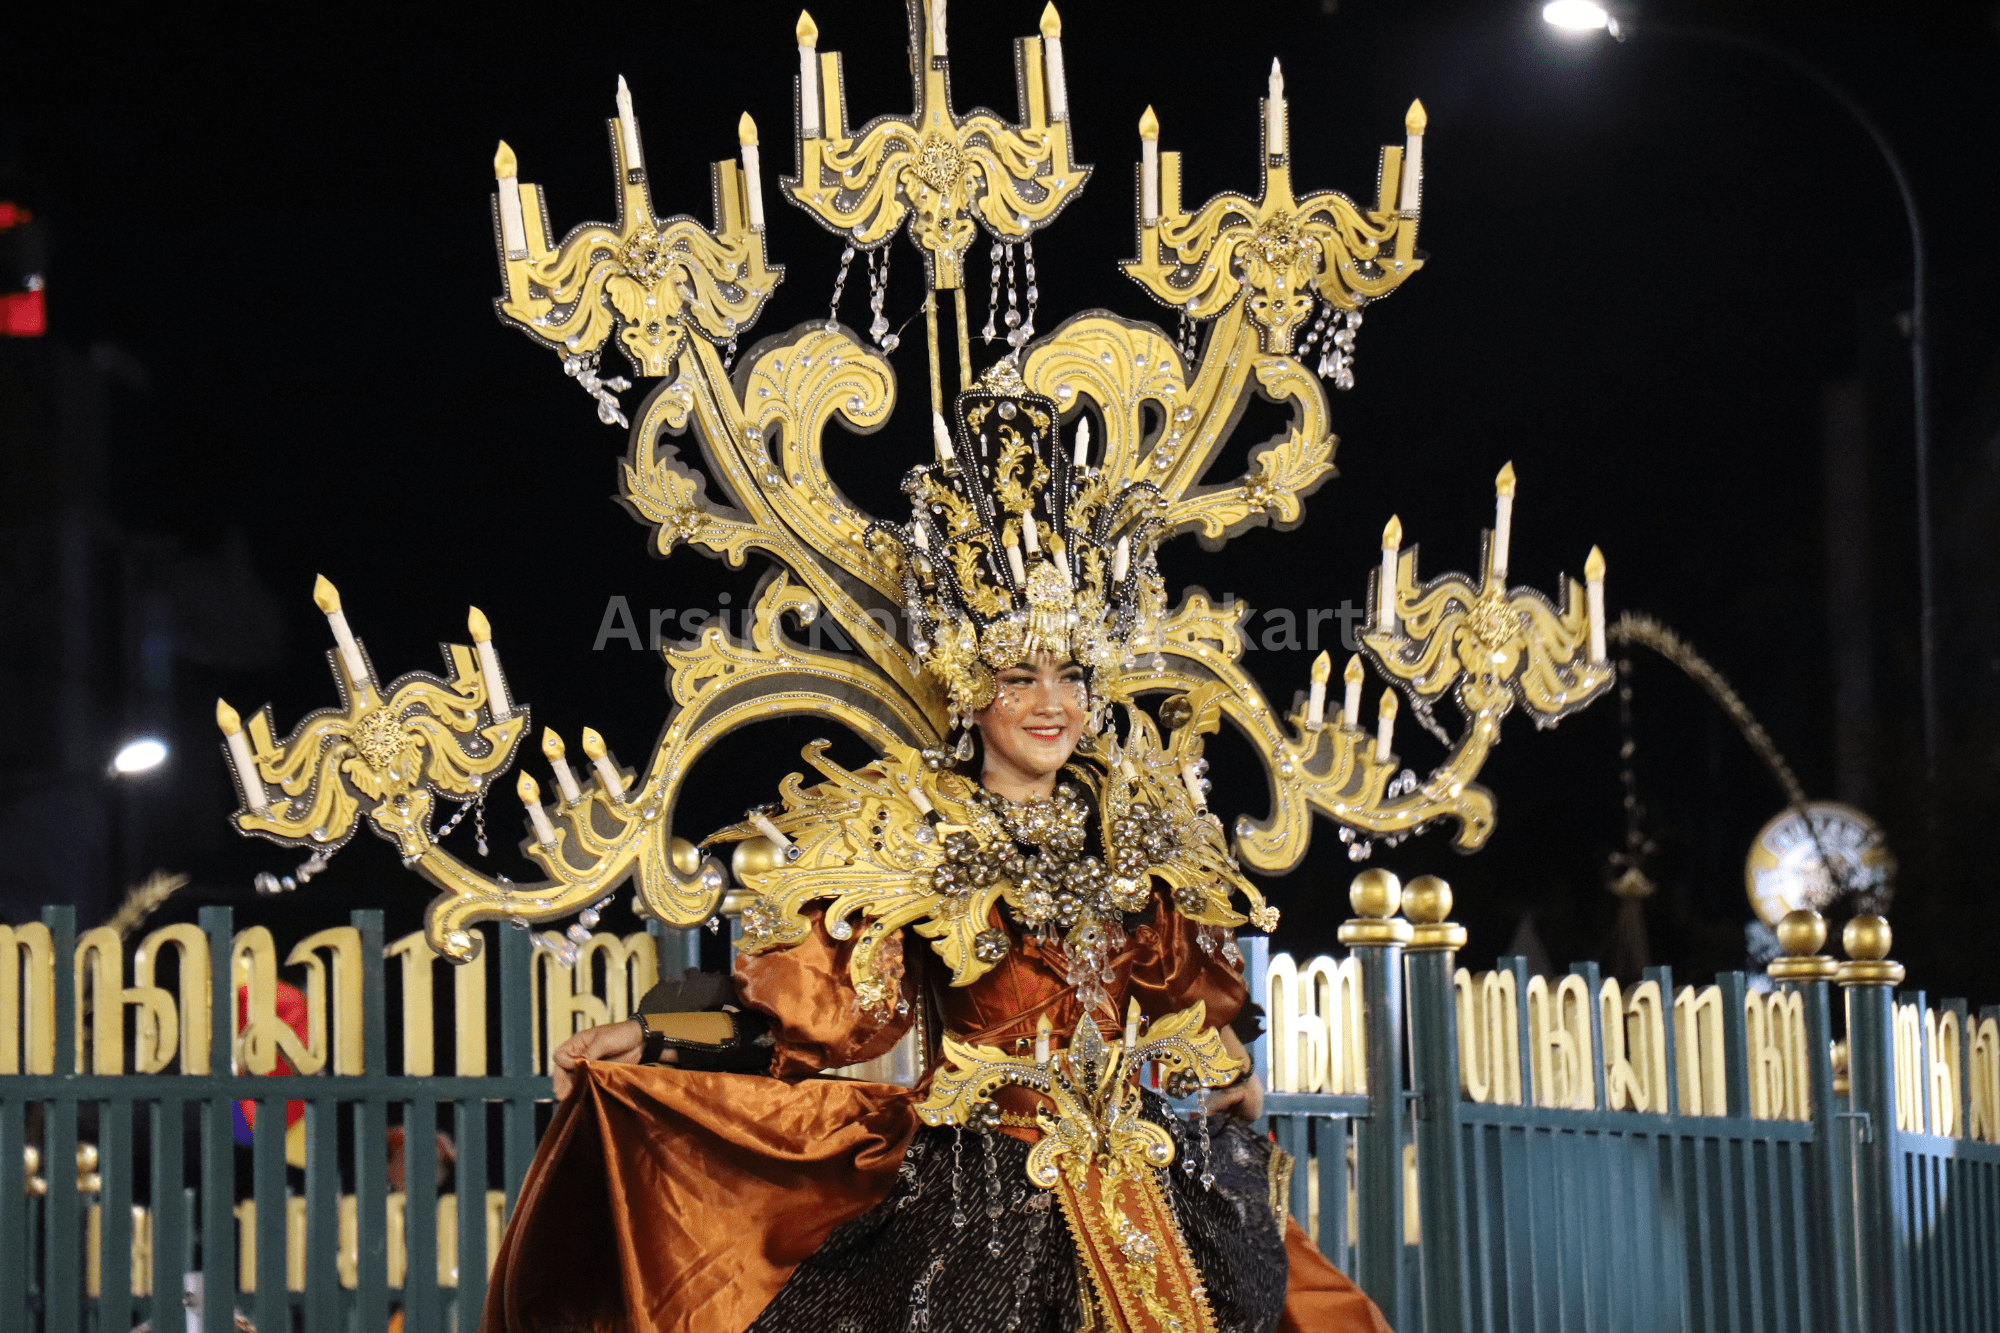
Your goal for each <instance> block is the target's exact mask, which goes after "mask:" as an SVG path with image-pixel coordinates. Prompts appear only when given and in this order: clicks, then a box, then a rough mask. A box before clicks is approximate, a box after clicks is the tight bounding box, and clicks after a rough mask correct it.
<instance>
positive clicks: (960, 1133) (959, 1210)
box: [951, 1125, 965, 1227]
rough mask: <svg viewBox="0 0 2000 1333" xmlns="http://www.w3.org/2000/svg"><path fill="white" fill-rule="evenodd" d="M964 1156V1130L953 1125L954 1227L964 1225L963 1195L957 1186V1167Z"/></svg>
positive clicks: (952, 1202) (952, 1192)
mask: <svg viewBox="0 0 2000 1333" xmlns="http://www.w3.org/2000/svg"><path fill="white" fill-rule="evenodd" d="M964 1158H965V1131H964V1130H963V1129H960V1128H959V1127H958V1126H956V1125H954V1126H952V1130H951V1224H952V1225H953V1226H955V1227H962V1226H964V1225H965V1197H964V1195H963V1194H962V1193H961V1191H960V1188H959V1186H960V1183H961V1180H960V1175H959V1168H960V1167H961V1166H962V1165H963V1163H964Z"/></svg>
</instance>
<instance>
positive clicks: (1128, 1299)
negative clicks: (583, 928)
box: [483, 363, 1386, 1333]
mask: <svg viewBox="0 0 2000 1333" xmlns="http://www.w3.org/2000/svg"><path fill="white" fill-rule="evenodd" d="M1009 369H1010V368H1008V367H1007V366H1006V365H1005V363H1003V366H1002V368H1001V369H1000V370H999V371H997V372H996V373H995V374H992V375H989V376H988V377H987V379H986V380H984V381H982V382H981V384H980V385H979V386H978V387H976V388H975V389H974V390H972V391H969V392H967V393H965V394H962V395H960V397H959V400H958V402H957V404H956V416H957V421H956V423H955V424H956V427H957V429H956V431H955V432H953V434H955V437H956V438H955V441H953V440H951V439H949V438H947V437H946V434H945V430H946V428H945V427H944V425H943V423H942V422H941V421H940V423H939V427H940V448H939V455H940V457H939V461H938V462H937V463H935V464H930V465H926V466H925V467H920V468H918V469H915V470H914V471H913V472H912V473H911V475H910V478H909V479H908V480H907V481H906V483H905V489H906V490H908V491H909V492H910V494H911V495H912V498H913V501H914V512H913V515H912V520H911V523H910V525H909V526H908V527H906V528H898V527H891V526H883V527H879V528H877V529H876V530H875V531H874V532H872V533H871V534H870V536H871V540H874V541H878V542H882V543H885V544H887V545H889V546H891V547H892V548H893V549H894V550H895V552H896V553H897V554H898V556H899V557H900V559H901V561H902V567H903V568H904V570H905V571H906V579H905V586H906V590H907V593H908V597H907V601H908V603H909V611H910V614H911V619H912V626H913V628H912V639H913V643H912V647H913V649H914V650H915V652H916V654H917V656H918V658H919V659H920V660H921V661H922V662H923V665H924V666H925V668H926V669H927V670H928V671H929V672H930V673H931V674H932V675H934V676H935V677H937V679H938V682H939V684H941V685H942V686H943V687H944V690H945V692H946V693H947V695H948V696H949V698H950V700H951V705H952V710H953V720H954V721H955V722H958V721H969V724H970V725H969V726H968V728H967V730H966V732H965V734H964V736H963V737H962V738H961V740H960V742H959V744H958V745H957V747H956V748H955V749H953V750H950V751H944V750H940V751H932V752H928V753H919V752H917V751H914V750H908V749H904V748H902V747H893V746H892V747H890V748H889V752H888V753H886V754H885V755H884V756H883V758H882V759H881V760H880V761H879V762H878V763H876V764H873V765H871V766H870V767H868V768H866V769H863V770H861V771H859V772H848V771H846V770H843V769H841V768H839V767H838V766H837V765H835V764H833V763H832V762H831V761H829V760H827V759H825V758H824V756H823V754H822V753H821V751H822V749H823V747H822V746H819V745H816V746H814V747H810V748H809V749H808V751H807V758H808V759H809V760H810V761H811V762H812V763H813V764H814V766H815V767H817V768H819V769H820V770H821V772H822V773H824V774H825V775H826V778H827V781H825V782H824V783H822V784H820V785H818V786H815V787H812V788H802V787H801V785H800V784H799V782H798V780H797V778H796V777H794V779H793V780H791V781H788V782H787V783H786V784H785V787H784V792H783V794H784V800H783V802H782V809H770V810H768V811H767V812H764V813H759V814H755V815H753V816H752V818H751V820H749V821H747V822H746V823H744V824H741V825H737V826H735V827H733V828H730V829H726V830H723V831H722V832H721V833H719V834H717V835H715V837H714V838H712V839H711V840H710V841H711V842H729V841H734V842H739V843H747V844H748V845H747V846H745V847H742V848H740V849H739V851H738V855H737V862H736V864H737V870H738V874H739V876H740V878H741V879H742V880H743V882H744V884H745V887H747V888H749V889H750V890H752V891H754V892H755V893H756V894H757V897H756V898H755V899H754V901H753V902H752V903H751V904H750V905H749V906H748V907H747V908H746V909H745V911H744V914H743V924H744V934H743V939H742V941H741V944H740V948H739V952H738V957H737V962H736V966H735V972H734V977H733V985H732V984H731V982H730V981H726V980H724V979H722V978H703V977H701V976H700V974H690V976H689V978H688V979H687V981H686V982H684V983H681V984H680V985H679V986H678V987H663V988H659V989H657V990H656V991H655V992H654V993H653V994H652V995H650V996H648V997H647V1000H646V1001H645V1002H642V1005H641V1014H640V1017H639V1018H637V1019H635V1020H632V1021H628V1022H624V1023H616V1024H610V1025H607V1026H604V1027H598V1028H593V1029H590V1030H589V1031H586V1032H583V1033H579V1034H577V1035H576V1036H575V1037H573V1038H571V1039H570V1040H569V1041H567V1042H565V1043H564V1044H563V1045H562V1046H560V1047H559V1048H557V1050H556V1052H555V1055H554V1061H553V1064H554V1077H555V1086H556V1093H557V1095H558V1097H559V1098H560V1099H561V1104H560V1106H559V1107H558V1109H557V1112H556V1116H555V1119H554V1120H553V1122H552V1123H551V1124H550V1126H549V1130H548V1133H547V1134H546V1135H545V1136H544V1138H543V1140H542V1145H541V1150H540V1153H539V1155H538V1156H537V1158H536V1161H535V1164H534V1166H533V1168H532V1169H531V1170H530V1172H529V1174H528V1178H527V1181H526V1183H525V1185H524V1187H523V1189H522V1193H521V1196H520V1201H519V1204H518V1206H517V1208H516V1211H515V1216H514V1220H513V1223H512V1225H511V1227H510V1229H509V1231H508V1234H507V1239H506V1241H505V1243H504V1244H503V1246H502V1248H501V1253H500V1255H499V1256H498V1260H497V1265H496V1268H495V1271H494V1274H493V1279H492V1284H491V1286H490V1288H489V1295H488V1302H487V1308H486V1313H485V1319H484V1323H483V1326H484V1328H485V1329H486V1330H487V1333H558V1331H567V1330H590V1333H613V1331H614V1330H618V1331H620V1333H622V1331H624V1330H632V1331H633V1333H697V1331H700V1333H739V1331H741V1330H749V1333H902V1331H903V1330H911V1331H912V1333H922V1331H924V1330H929V1331H930V1333H971V1331H972V1330H980V1331H981V1333H987V1331H989V1330H992V1331H995V1333H999V1331H1004V1333H1070V1331H1071V1330H1086V1329H1087V1330H1107V1331H1108V1330H1132V1331H1133V1333H1271V1330H1273V1329H1285V1330H1293V1329H1296V1330H1306V1329H1310V1330H1333V1331H1336V1333H1338V1331H1341V1330H1356V1331H1357V1333H1358V1331H1360V1330H1370V1331H1374V1330H1381V1331H1382V1333H1386V1325H1384V1324H1383V1323H1382V1321H1381V1317H1380V1315H1379V1314H1378V1313H1377V1312H1376V1310H1375V1308H1374V1306H1373V1305H1372V1304H1371V1303H1370V1302H1369V1301H1368V1300H1367V1298H1366V1297H1365V1296H1363V1295H1362V1294H1361V1293H1360V1292H1359V1291H1358V1290H1356V1289H1355V1288H1354V1287H1353V1286H1352V1285H1351V1284H1350V1283H1348V1282H1347V1281H1346V1279H1345V1278H1343V1277H1342V1276H1341V1275H1340V1274H1339V1273H1338V1272H1337V1271H1336V1270H1334V1269H1333V1267H1332V1266H1331V1265H1330V1264H1328V1263H1327V1262H1326V1261H1325V1260H1324V1259H1323V1258H1321V1257H1320V1255H1319V1253H1318V1252H1317V1250H1315V1249H1314V1248H1313V1246H1312V1245H1311V1243H1310V1241H1308V1240H1307V1239H1306V1238H1305V1236H1304V1235H1303V1233H1302V1232H1301V1231H1300V1229H1299V1227H1298V1225H1297V1224H1296V1223H1295V1222H1291V1221H1290V1220H1289V1218H1288V1216H1287V1213H1286V1209H1285V1207H1284V1203H1283V1199H1284V1193H1285V1189H1286V1187H1287V1185H1288V1183H1289V1180H1290V1170H1291V1167H1290V1162H1289V1160H1288V1159H1287V1158H1286V1157H1285V1155H1284V1154H1283V1153H1282V1152H1279V1151H1278V1150H1276V1149H1275V1148H1274V1147H1273V1145H1272V1144H1271V1143H1270V1142H1269V1140H1268V1139H1267V1138H1264V1137H1261V1136H1259V1135H1257V1134H1255V1133H1254V1132H1253V1131H1252V1130H1251V1129H1250V1127H1249V1123H1248V1122H1250V1121H1252V1120H1255V1119H1256V1118H1257V1117H1258V1116H1259V1115H1260V1114H1261V1106H1262V1101H1263V1092H1262V1089H1261V1088H1260V1086H1259V1084H1258V1081H1257V1078H1256V1076H1255V1073H1254V1072H1253V1070H1252V1068H1251V1065H1250V1063H1249V1061H1248V1058H1247V1057H1246V1055H1245V1052H1244V1048H1243V1045H1242V1042H1241V1041H1240V1040H1239V1039H1238V1038H1237V1037H1236V1035H1235V1034H1234V1033H1233V1032H1232V1031H1231V1029H1230V1027H1229V1023H1230V1020H1231V1019H1232V1018H1234V1017H1235V1016H1236V1015H1237V1014H1238V1013H1239V1011H1240V1010H1241V1009H1242V1007H1243V1004H1244V999H1245V986H1244V982H1243V978H1242V972H1241V969H1242V966H1243V958H1242V954H1241V952H1240V951H1239V950H1238V949H1237V947H1236V943H1235V939H1234V935H1233V933H1232V927H1233V926H1235V925H1238V924H1242V923H1244V922H1245V921H1246V920H1248V921H1250V922H1252V923H1254V924H1256V925H1257V926H1259V927H1260V928H1262V929H1267V930H1268V929H1269V928H1270V926H1271V925H1273V924H1275V921H1276V915H1277V914H1276V912H1275V911H1274V910H1272V909H1271V908H1269V907H1267V906H1265V905H1264V904H1263V901H1262V899H1261V897H1260V896H1259V895H1258V894H1257V892H1256V890H1255V889H1254V887H1252V886H1251V885H1250V884H1249V883H1248V881H1247V880H1245V879H1244V878H1243V876H1242V875H1241V874H1240V873H1239V871H1238V869H1237V866H1236V863H1235V861H1234V860H1233V858H1231V857H1230V856H1229V853H1228V850H1227V846H1226V842H1225V839H1224V835H1223V832H1222V829H1221V825H1220V822H1219V821H1218V820H1216V819H1215V817H1214V816H1212V815H1210V814H1209V813H1208V812H1207V810H1206V809H1205V807H1204V805H1203V803H1202V799H1201V797H1202V788H1203V787H1204V786H1205V784H1203V783H1201V781H1200V778H1199V771H1198V769H1197V767H1196V766H1195V762H1194V759H1193V758H1192V756H1195V755H1198V754H1199V749H1198V741H1197V740H1196V739H1195V737H1194V735H1193V733H1194V731H1195V729H1196V728H1195V727H1194V725H1193V719H1194V716H1195V710H1194V708H1193V707H1192V706H1191V705H1190V704H1189V703H1188V702H1187V701H1186V700H1185V699H1180V700H1170V701H1169V703H1168V705H1167V706H1165V707H1163V708H1162V709H1161V713H1162V715H1163V717H1164V718H1165V720H1166V721H1167V722H1168V723H1169V726H1170V729H1173V730H1175V731H1177V732H1178V734H1176V735H1174V736H1173V738H1172V739H1173V744H1171V745H1169V744H1167V743H1165V742H1163V740H1162V738H1161V733H1160V731H1159V729H1158V727H1157V726H1156V725H1155V722H1154V719H1153V718H1152V717H1151V716H1150V715H1148V714H1146V713H1144V712H1142V711H1141V710H1139V709H1138V708H1136V707H1127V709H1126V730H1125V734H1124V736H1123V737H1122V738H1121V737H1120V736H1119V734H1118V732H1117V731H1116V730H1115V729H1114V728H1112V727H1111V726H1110V725H1109V724H1108V722H1107V718H1106V712H1107V708H1108V705H1109V704H1110V703H1111V702H1113V701H1116V702H1119V703H1125V704H1128V705H1129V703H1130V696H1129V695H1125V694H1122V693H1120V692H1119V691H1118V680H1119V677H1120V675H1121V668H1123V669H1124V670H1130V669H1131V668H1132V667H1133V666H1134V665H1135V664H1136V660H1135V658H1134V657H1133V650H1134V649H1136V648H1140V647H1143V646H1144V645H1145V644H1146V643H1147V642H1148V640H1149V639H1150V638H1151V636H1152V635H1154V634H1156V633H1157V624H1158V614H1159V608H1160V607H1161V606H1163V605H1164V596H1163V590H1162V587H1161V584H1160V578H1159V574H1158V570H1157V568H1156V566H1155V565H1154V562H1153V558H1152V547H1153V543H1154V541H1155V540H1156V538H1157V535H1158V532H1159V530H1160V526H1161V524H1160V518H1159V514H1158V503H1157V502H1158V497H1157V494H1156V493H1150V491H1149V488H1146V487H1143V486H1142V487H1130V488H1126V489H1125V490H1123V491H1121V492H1120V493H1119V494H1116V495H1112V494H1107V493H1106V488H1104V487H1102V486H1100V485H1097V484H1096V479H1097V474H1096V473H1094V472H1093V471H1091V470H1090V469H1088V468H1086V467H1083V466H1081V465H1080V464H1079V463H1078V462H1073V461H1072V460H1071V459H1070V457H1069V455H1068V453H1067V451H1065V450H1064V449H1062V448H1061V447H1060V439H1059V436H1058V434H1057V431H1056V426H1055V411H1054V407H1053V404H1051V403H1049V402H1048V401H1047V400H1046V399H1042V398H1039V397H1037V396H1036V395H1033V394H1031V393H1029V392H1027V391H1026V390H1025V389H1024V388H1023V387H1022V386H1021V384H1020V381H1019V380H1018V378H1014V377H1012V376H1010V375H1009V373H1008V370H1009ZM934 553H940V554H941V555H942V558H941V559H934ZM1010 575H1011V577H1009V576H1010ZM1152 641H1153V642H1157V639H1153V640H1152ZM975 736H976V737H977V738H978V744H977V745H975V744H974V743H973V738H974V737H975ZM1232 894H1240V895H1242V896H1243V897H1244V898H1245V899H1247V900H1248V902H1249V903H1250V905H1251V910H1250V913H1249V915H1248V916H1247V917H1246V916H1244V915H1242V914H1239V913H1237V912H1236V910H1235V909H1234V907H1233V906H1232V904H1231V897H1232ZM926 945H928V947H925V946H926ZM666 1011H675V1012H666ZM689 1011H702V1012H689ZM913 1031H914V1033H915V1034H916V1035H915V1039H916V1040H917V1041H918V1042H919V1044H920V1048H921V1049H923V1050H924V1052H925V1054H926V1058H927V1060H928V1062H929V1070H928V1072H927V1073H926V1075H925V1077H924V1079H923V1080H922V1081H920V1083H919V1085H918V1087H916V1088H915V1089H905V1088H901V1087H896V1086H891V1085H885V1084H878V1083H869V1082H862V1081H858V1080H853V1079H846V1078H838V1077H826V1076H824V1074H825V1071H828V1070H834V1069H839V1068H843V1067H846V1066H851V1065H855V1064H859V1063H862V1062H865V1061H868V1060H870V1059H873V1058H876V1057H878V1056H881V1055H883V1054H885V1053H887V1052H888V1051H890V1050H891V1049H892V1048H893V1047H894V1046H895V1044H896V1043H897V1042H898V1041H900V1040H902V1039H903V1038H904V1037H905V1035H906V1034H910V1033H912V1032H913ZM1142 1063H1150V1065H1151V1067H1152V1068H1153V1069H1154V1070H1156V1071H1158V1072H1159V1073H1161V1074H1163V1075H1164V1082H1165V1085H1166V1087H1167V1089H1168V1091H1169V1092H1171V1093H1175V1094H1182V1095H1185V1094H1189V1093H1194V1094H1196V1095H1197V1096H1198V1097H1199V1098H1200V1100H1201V1101H1202V1103H1203V1104H1205V1109H1206V1114H1203V1115H1197V1116H1196V1117H1195V1118H1194V1120H1193V1121H1192V1123H1190V1122H1188V1121H1183V1120H1181V1119H1179V1118H1178V1117H1175V1116H1173V1115H1172V1114H1170V1112H1169V1110H1168V1107H1167V1103H1166V1102H1165V1101H1164V1100H1163V1099H1162V1098H1161V1096H1160V1095H1159V1094H1158V1093H1157V1092H1155V1091H1154V1090H1153V1089H1152V1088H1151V1087H1146V1086H1141V1079H1140V1070H1141V1066H1142ZM739 1071H740V1072H739ZM1211 1089H1215V1090H1216V1091H1213V1092H1211Z"/></svg>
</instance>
